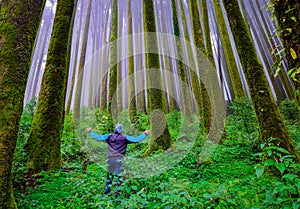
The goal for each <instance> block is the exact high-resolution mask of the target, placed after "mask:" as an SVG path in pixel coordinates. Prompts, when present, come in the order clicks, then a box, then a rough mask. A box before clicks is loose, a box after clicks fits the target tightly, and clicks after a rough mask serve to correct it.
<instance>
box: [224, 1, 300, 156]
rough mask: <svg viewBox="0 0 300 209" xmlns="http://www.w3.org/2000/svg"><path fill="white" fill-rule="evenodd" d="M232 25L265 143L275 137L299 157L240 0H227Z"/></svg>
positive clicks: (280, 144)
mask: <svg viewBox="0 0 300 209" xmlns="http://www.w3.org/2000/svg"><path fill="white" fill-rule="evenodd" d="M224 6H225V9H226V12H227V15H228V19H229V23H230V27H231V29H232V32H233V35H234V40H235V43H236V46H237V51H238V53H239V56H240V59H241V63H242V66H243V69H244V73H245V77H246V80H247V83H248V85H249V90H250V96H251V99H252V102H253V105H254V110H255V114H256V117H257V119H258V123H259V127H260V136H261V141H262V142H263V143H265V142H267V141H268V140H269V139H270V138H271V137H272V138H276V141H274V143H275V145H277V146H279V147H282V148H284V149H286V150H288V151H289V152H290V153H291V154H293V155H295V159H296V160H297V161H299V154H298V153H297V151H296V150H295V146H294V144H293V142H292V140H291V138H290V136H289V134H288V132H287V129H286V127H285V125H284V123H283V120H282V118H281V116H280V114H279V111H278V107H277V105H276V103H275V101H274V99H273V96H272V94H271V92H270V89H269V86H268V82H267V80H266V77H265V74H264V71H263V67H262V65H261V64H260V63H259V61H258V57H257V54H256V51H255V47H254V44H253V41H252V40H251V36H250V33H249V31H248V28H247V26H246V23H245V21H244V19H243V17H242V14H241V12H240V9H239V5H238V2H237V0H224Z"/></svg>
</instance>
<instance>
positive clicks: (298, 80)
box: [271, 0, 300, 108]
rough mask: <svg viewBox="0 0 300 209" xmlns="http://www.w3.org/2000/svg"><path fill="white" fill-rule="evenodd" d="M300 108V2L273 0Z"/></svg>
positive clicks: (296, 0)
mask: <svg viewBox="0 0 300 209" xmlns="http://www.w3.org/2000/svg"><path fill="white" fill-rule="evenodd" d="M271 3H272V7H274V14H275V16H276V20H277V25H278V28H279V30H278V32H279V35H280V37H281V39H282V41H283V46H284V48H285V56H286V59H287V61H288V65H289V69H290V73H291V75H292V78H293V81H294V85H295V89H296V91H295V98H296V100H297V101H298V106H299V108H300V31H299V28H300V2H299V1H298V0H289V1H279V0H271Z"/></svg>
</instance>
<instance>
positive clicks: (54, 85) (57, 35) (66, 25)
mask: <svg viewBox="0 0 300 209" xmlns="http://www.w3.org/2000/svg"><path fill="white" fill-rule="evenodd" d="M73 9H74V2H73V1H72V0H65V1H59V2H58V3H57V10H56V16H55V21H54V26H53V32H52V39H51V41H50V45H49V50H48V56H47V64H46V68H45V72H44V75H43V81H42V85H41V90H40V94H39V97H38V98H39V100H38V104H37V109H36V112H35V115H34V119H33V124H32V129H31V134H30V137H29V139H28V144H27V151H28V156H29V159H28V160H29V162H28V168H29V169H32V170H33V171H34V172H39V171H41V170H54V169H58V168H60V166H61V164H62V162H61V156H60V138H61V130H62V127H63V126H62V124H63V113H64V101H65V100H64V98H65V88H66V87H65V85H66V79H67V70H68V68H67V62H66V58H67V54H68V43H69V41H68V38H69V31H70V25H71V19H72V18H71V17H72V14H73Z"/></svg>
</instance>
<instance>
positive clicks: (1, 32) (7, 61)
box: [0, 0, 44, 208]
mask: <svg viewBox="0 0 300 209" xmlns="http://www.w3.org/2000/svg"><path fill="white" fill-rule="evenodd" d="M43 3H44V1H41V0H31V1H27V2H26V4H24V2H23V1H5V2H1V8H0V9H1V10H0V16H1V18H0V153H1V156H0V170H1V172H0V194H1V195H0V208H16V204H15V201H14V197H13V192H12V182H11V168H12V160H13V153H14V150H15V146H16V140H17V133H18V128H19V121H20V116H21V112H22V109H23V98H24V94H25V88H26V81H27V76H28V73H29V63H30V57H31V52H32V45H33V43H34V39H35V36H36V32H37V29H38V26H39V22H40V17H41V10H42V6H43ZM29 14H30V15H29Z"/></svg>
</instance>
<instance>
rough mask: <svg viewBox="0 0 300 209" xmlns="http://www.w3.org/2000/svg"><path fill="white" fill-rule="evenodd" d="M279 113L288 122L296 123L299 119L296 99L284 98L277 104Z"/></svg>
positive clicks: (299, 114)
mask: <svg viewBox="0 0 300 209" xmlns="http://www.w3.org/2000/svg"><path fill="white" fill-rule="evenodd" d="M279 110H280V113H281V114H282V116H283V118H284V119H285V120H286V121H287V122H289V123H296V122H299V120H300V111H299V109H298V104H297V101H296V100H290V99H286V100H284V101H282V102H281V103H280V105H279Z"/></svg>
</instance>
